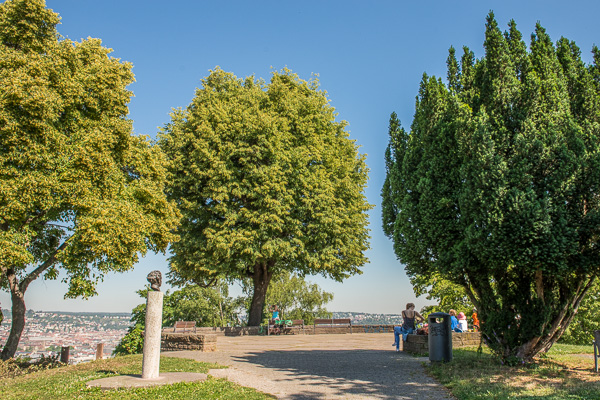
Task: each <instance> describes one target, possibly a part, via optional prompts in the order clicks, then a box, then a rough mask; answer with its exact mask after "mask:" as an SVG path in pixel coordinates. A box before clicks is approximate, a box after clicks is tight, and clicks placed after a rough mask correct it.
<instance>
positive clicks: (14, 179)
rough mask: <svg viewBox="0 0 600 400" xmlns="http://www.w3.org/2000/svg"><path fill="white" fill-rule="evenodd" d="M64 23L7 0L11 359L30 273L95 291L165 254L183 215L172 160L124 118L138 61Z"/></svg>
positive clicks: (32, 1) (3, 242)
mask: <svg viewBox="0 0 600 400" xmlns="http://www.w3.org/2000/svg"><path fill="white" fill-rule="evenodd" d="M58 23H59V17H58V15H57V14H55V13H54V12H52V11H51V10H48V9H46V8H45V5H44V2H43V1H42V0H7V1H5V2H4V3H2V4H1V5H0V285H1V286H2V288H4V289H8V290H9V291H10V293H11V298H12V313H13V317H12V326H11V332H10V336H9V338H8V340H7V342H6V346H5V347H4V350H3V352H2V358H4V359H6V358H9V357H11V356H13V355H14V352H15V351H16V348H17V345H18V342H19V339H20V336H21V333H22V331H23V327H24V324H25V320H24V315H25V301H24V294H25V291H26V290H27V288H28V286H29V284H30V283H31V282H32V281H33V280H35V279H37V278H39V277H43V278H45V279H57V278H58V276H59V270H62V271H64V273H65V275H64V277H63V281H65V282H66V283H68V285H69V289H68V292H67V294H66V297H77V296H82V297H84V298H85V297H88V296H92V295H94V294H95V293H96V292H95V285H96V283H97V282H98V281H99V280H101V279H102V278H103V276H104V275H105V274H106V273H107V272H110V271H126V270H128V269H131V268H132V267H133V265H134V264H135V262H136V261H137V259H138V254H139V253H145V252H146V251H147V250H148V249H150V250H152V251H164V250H165V249H166V247H167V245H168V243H169V241H170V240H171V239H172V238H173V236H172V234H171V233H170V232H171V230H173V229H174V227H175V225H176V223H177V220H178V214H177V210H176V208H175V207H174V205H173V204H172V203H171V202H169V201H167V199H166V196H165V195H164V191H163V186H164V183H165V174H166V171H165V162H166V160H165V159H164V156H163V155H162V153H161V152H160V149H159V148H158V147H152V146H151V145H150V144H149V142H148V140H147V139H146V138H144V137H139V136H133V135H132V124H131V121H130V120H128V119H127V114H128V108H127V104H128V102H129V100H130V97H131V92H129V91H128V90H127V88H126V87H127V85H129V84H130V83H131V82H132V81H133V74H132V73H131V65H130V64H128V63H123V62H121V61H120V60H118V59H115V58H111V57H109V53H110V49H107V48H105V47H102V44H101V41H100V40H99V39H87V40H83V41H81V42H73V41H70V40H66V39H62V38H60V37H59V35H58V33H57V31H56V25H57V24H58Z"/></svg>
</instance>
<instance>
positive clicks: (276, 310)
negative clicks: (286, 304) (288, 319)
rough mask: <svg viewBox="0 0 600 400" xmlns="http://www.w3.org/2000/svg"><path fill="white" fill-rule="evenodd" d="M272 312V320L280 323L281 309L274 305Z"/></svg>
mask: <svg viewBox="0 0 600 400" xmlns="http://www.w3.org/2000/svg"><path fill="white" fill-rule="evenodd" d="M271 312H272V313H273V315H272V317H271V319H273V320H274V321H278V320H279V307H277V304H273V305H272V306H271Z"/></svg>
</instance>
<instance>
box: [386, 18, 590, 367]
mask: <svg viewBox="0 0 600 400" xmlns="http://www.w3.org/2000/svg"><path fill="white" fill-rule="evenodd" d="M484 47H485V55H484V57H482V58H481V59H477V60H476V59H475V56H474V54H473V52H471V50H469V49H468V48H466V47H465V48H464V53H463V55H462V57H461V59H460V61H458V60H457V59H456V55H455V50H454V49H453V48H451V49H450V55H449V57H448V79H447V84H444V83H443V82H442V81H441V80H440V79H437V78H434V77H429V76H427V75H424V77H423V80H422V82H421V86H420V89H419V93H418V97H417V102H416V111H415V116H414V120H413V123H412V125H411V130H410V134H408V133H407V132H406V131H404V130H403V129H402V128H401V126H400V122H399V121H398V120H397V117H396V116H395V115H392V118H391V120H390V145H389V147H388V150H387V152H386V165H387V171H388V172H387V177H386V181H385V184H384V187H383V189H382V197H383V207H382V208H383V210H382V215H383V228H384V231H385V233H386V234H387V235H388V236H389V237H391V238H392V239H393V241H394V249H395V252H396V254H397V255H398V257H399V259H400V261H401V262H403V263H404V264H405V265H406V270H407V272H408V274H409V275H410V276H412V277H418V276H420V275H423V276H425V279H431V278H432V277H434V276H435V275H436V274H437V275H439V276H441V277H442V278H444V279H448V280H450V281H452V282H454V283H455V284H458V285H461V286H462V287H463V288H464V289H465V290H466V292H467V295H468V296H469V298H470V300H471V301H472V303H473V304H474V305H475V306H477V308H478V310H479V315H480V319H481V320H482V321H483V325H482V329H483V333H484V335H485V336H486V337H487V339H488V344H489V345H490V346H491V347H492V349H493V350H494V351H496V353H497V354H499V355H500V356H502V357H504V358H509V357H518V358H523V359H526V360H528V359H531V357H533V356H534V355H535V354H537V353H538V352H540V351H547V350H548V349H549V348H550V346H551V345H552V344H553V343H554V342H555V341H556V340H557V339H558V338H559V337H560V336H561V335H562V333H563V332H564V331H565V330H566V329H567V327H568V326H569V323H570V322H571V320H572V319H573V317H574V315H575V313H576V312H577V309H578V307H579V305H580V303H581V300H582V299H583V297H584V296H585V294H586V293H587V291H588V290H589V288H590V287H591V285H592V284H593V281H594V279H595V277H596V276H597V275H598V273H599V272H600V262H599V261H600V257H599V256H600V254H599V251H600V248H599V247H598V246H597V240H598V233H599V230H600V212H599V211H600V209H599V205H600V204H599V201H600V197H599V196H598V193H599V187H598V186H599V185H600V140H599V139H600V97H599V89H600V86H599V83H600V74H599V69H598V61H600V52H599V51H598V49H597V48H596V47H594V49H593V54H594V63H593V64H592V65H586V64H585V63H584V62H583V61H582V60H581V51H580V50H579V48H578V47H577V46H576V45H575V43H574V42H572V41H569V40H567V39H565V38H561V39H560V40H558V42H556V44H554V43H552V41H551V40H550V37H549V36H548V34H547V33H546V31H545V30H544V28H542V27H541V26H540V25H539V24H538V25H537V26H536V29H535V32H534V33H533V34H532V36H531V45H530V49H529V50H528V49H527V46H526V45H525V43H524V42H523V40H522V38H521V33H520V32H519V31H518V30H517V28H516V24H515V23H514V21H511V23H510V24H509V29H508V31H506V32H501V31H500V29H499V28H498V25H497V22H496V20H495V19H494V16H493V13H490V15H489V16H488V18H487V24H486V35H485V42H484Z"/></svg>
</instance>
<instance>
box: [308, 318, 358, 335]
mask: <svg viewBox="0 0 600 400" xmlns="http://www.w3.org/2000/svg"><path fill="white" fill-rule="evenodd" d="M317 325H328V326H330V327H332V328H333V327H334V326H339V325H346V326H348V327H350V333H352V320H351V319H350V318H322V319H319V318H317V319H315V322H314V327H313V332H314V333H317Z"/></svg>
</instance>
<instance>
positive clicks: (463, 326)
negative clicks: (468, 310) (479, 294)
mask: <svg viewBox="0 0 600 400" xmlns="http://www.w3.org/2000/svg"><path fill="white" fill-rule="evenodd" d="M458 327H459V328H460V330H461V331H462V332H468V331H469V325H468V324H467V316H466V315H465V313H464V312H462V311H461V312H459V313H458Z"/></svg>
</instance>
